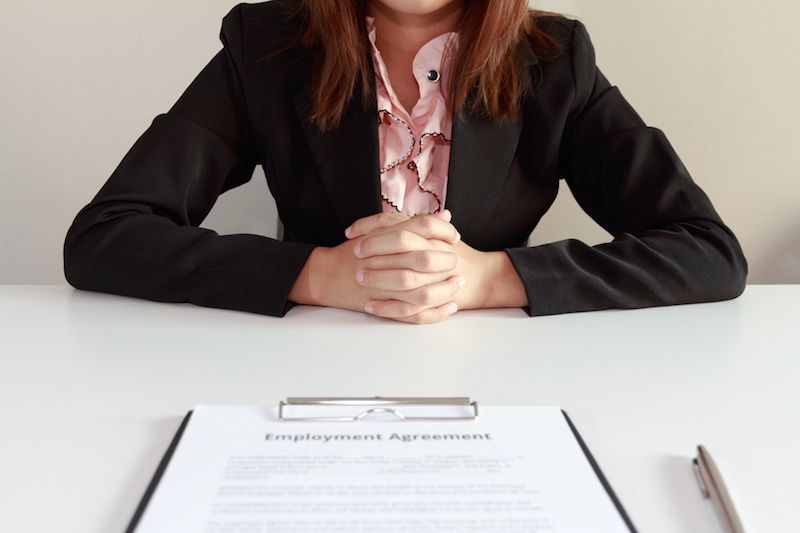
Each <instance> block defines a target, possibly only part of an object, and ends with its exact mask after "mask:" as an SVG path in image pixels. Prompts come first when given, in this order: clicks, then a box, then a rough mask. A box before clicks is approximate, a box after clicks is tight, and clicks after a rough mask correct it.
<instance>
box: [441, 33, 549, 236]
mask: <svg viewBox="0 0 800 533" xmlns="http://www.w3.org/2000/svg"><path fill="white" fill-rule="evenodd" d="M521 46H522V49H521V51H522V61H523V64H524V65H525V68H530V67H532V66H533V65H535V64H537V63H538V60H537V58H536V55H535V54H534V52H533V50H532V49H531V47H530V44H529V43H528V42H527V41H523V42H522V45H521ZM520 131H522V117H521V116H520V117H518V118H516V119H514V120H508V121H499V120H494V119H491V118H488V117H485V116H479V115H476V114H468V113H466V112H465V113H464V114H463V116H460V115H459V114H456V115H455V116H454V117H453V131H452V139H451V141H450V162H449V166H448V176H447V196H446V199H445V207H446V208H447V209H449V210H450V212H451V213H452V214H453V219H452V221H451V222H452V224H453V225H454V226H455V227H456V228H458V231H459V232H460V233H461V235H462V238H463V239H464V242H467V243H470V242H472V241H475V240H480V239H478V236H479V235H480V233H481V231H483V229H484V228H485V227H486V224H487V223H488V221H489V217H490V216H491V214H492V212H493V211H494V208H495V204H496V203H497V198H498V197H499V195H500V191H501V190H502V188H503V185H504V183H505V179H506V176H507V175H508V173H509V170H510V169H511V163H512V161H513V159H514V154H516V152H517V144H518V142H519V136H520Z"/></svg>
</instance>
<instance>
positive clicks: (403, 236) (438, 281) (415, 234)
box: [289, 214, 464, 324]
mask: <svg viewBox="0 0 800 533" xmlns="http://www.w3.org/2000/svg"><path fill="white" fill-rule="evenodd" d="M388 216H394V217H397V218H398V220H397V224H395V225H393V226H391V227H383V228H379V229H376V230H375V231H373V232H371V233H369V235H370V236H374V235H376V234H380V233H385V232H388V231H392V232H393V233H394V234H395V235H397V236H398V239H397V240H396V242H394V243H393V244H392V250H388V251H387V253H385V254H382V255H378V256H373V257H368V258H365V259H361V258H358V257H356V253H355V248H356V246H358V245H360V243H361V240H362V239H352V240H348V241H345V242H343V243H342V244H340V245H338V246H336V247H333V248H325V247H321V246H318V247H317V248H315V249H314V250H313V251H312V252H311V255H310V256H309V258H308V261H307V262H306V265H305V266H304V268H303V270H302V272H301V273H300V276H299V277H298V279H297V281H296V282H295V284H294V286H293V287H292V290H291V292H290V293H289V299H290V300H292V301H294V302H297V303H299V304H309V305H321V306H326V307H338V308H341V309H351V310H356V311H365V310H366V311H367V312H370V309H369V308H368V307H367V305H368V304H369V302H371V301H375V300H391V301H393V302H394V303H393V309H394V310H395V312H394V313H393V314H394V315H396V316H392V317H391V318H393V319H395V320H399V321H402V322H411V323H416V324H425V323H431V322H439V321H441V320H444V319H445V318H447V317H448V316H450V315H451V314H453V313H454V312H455V311H457V310H458V308H457V306H456V304H455V303H453V302H452V300H453V298H454V296H455V294H456V293H457V292H458V290H459V289H460V288H461V287H462V286H463V283H464V280H463V277H461V276H459V275H457V274H456V272H455V268H456V264H457V261H458V257H457V256H456V254H454V253H451V252H446V251H441V250H436V249H435V248H434V247H433V246H431V240H440V241H444V242H447V243H449V244H454V243H456V242H457V241H458V239H459V235H458V232H457V231H455V228H453V226H452V225H451V224H449V222H447V221H446V220H443V219H442V218H441V217H440V216H436V215H417V216H415V217H408V216H405V215H401V214H396V215H388ZM428 218H429V219H428ZM426 219H428V220H426ZM398 229H399V230H400V231H398ZM363 271H367V275H369V276H372V278H371V279H369V280H364V279H359V278H358V277H357V276H359V275H362V274H363ZM359 273H361V274H359Z"/></svg>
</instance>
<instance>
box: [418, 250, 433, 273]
mask: <svg viewBox="0 0 800 533" xmlns="http://www.w3.org/2000/svg"><path fill="white" fill-rule="evenodd" d="M417 267H418V268H419V269H421V270H430V269H431V267H433V254H432V253H430V252H420V253H419V254H417Z"/></svg>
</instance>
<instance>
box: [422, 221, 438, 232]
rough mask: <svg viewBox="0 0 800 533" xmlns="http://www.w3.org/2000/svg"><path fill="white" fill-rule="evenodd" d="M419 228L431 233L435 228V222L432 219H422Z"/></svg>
mask: <svg viewBox="0 0 800 533" xmlns="http://www.w3.org/2000/svg"><path fill="white" fill-rule="evenodd" d="M419 227H420V229H421V230H423V231H425V232H426V233H431V232H433V230H434V229H435V228H436V221H435V220H434V219H433V218H432V217H424V218H421V219H420V221H419Z"/></svg>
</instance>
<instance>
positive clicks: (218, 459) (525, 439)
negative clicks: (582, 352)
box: [136, 406, 629, 533]
mask: <svg viewBox="0 0 800 533" xmlns="http://www.w3.org/2000/svg"><path fill="white" fill-rule="evenodd" d="M276 415H277V413H276V411H275V410H274V409H267V408H260V407H212V406H198V407H197V408H195V410H194V413H193V414H192V417H191V419H190V421H189V424H188V426H187V428H186V430H185V432H184V434H183V436H182V438H181V440H180V442H179V444H178V447H177V449H176V452H175V454H174V455H173V457H172V459H171V461H170V463H169V465H168V467H167V469H166V471H165V473H164V475H163V477H162V479H161V481H160V482H159V484H158V487H157V488H156V491H155V492H154V494H153V496H152V498H151V500H150V503H149V504H148V506H147V509H146V511H145V513H144V515H143V516H142V519H141V520H140V522H139V526H138V528H137V529H136V532H137V533H162V532H163V533H175V532H181V533H189V532H202V533H262V532H270V533H273V532H274V533H277V532H299V531H302V532H323V531H324V532H328V531H331V532H334V531H336V532H362V531H364V532H366V531H369V532H388V531H391V532H395V531H397V532H400V531H404V532H415V533H417V532H419V533H422V532H428V531H437V532H438V531H450V532H481V533H490V532H500V531H502V532H504V533H512V532H525V533H536V532H548V533H581V532H586V533H617V532H620V533H622V532H628V531H629V530H628V528H627V527H626V526H625V524H624V522H623V520H622V517H621V516H620V514H619V512H618V511H617V509H616V507H615V506H614V505H613V503H612V501H611V499H610V497H609V495H608V493H607V492H606V491H605V489H604V488H603V486H602V485H601V483H600V480H599V479H598V477H597V475H596V474H595V472H594V470H593V469H592V468H591V465H590V464H589V462H588V460H587V459H586V456H585V455H584V453H583V451H582V450H581V449H580V446H579V444H578V442H577V440H576V439H575V437H574V436H573V434H572V432H571V430H570V428H569V426H568V425H567V423H566V420H565V418H564V416H563V414H562V413H561V411H560V410H559V409H557V408H554V407H482V408H481V414H480V416H479V417H478V419H477V420H474V421H459V422H452V421H447V422H434V421H426V422H400V421H393V420H386V419H380V420H370V419H366V420H361V421H358V422H338V423H337V422H325V423H322V422H280V421H278V420H277V417H276Z"/></svg>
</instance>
